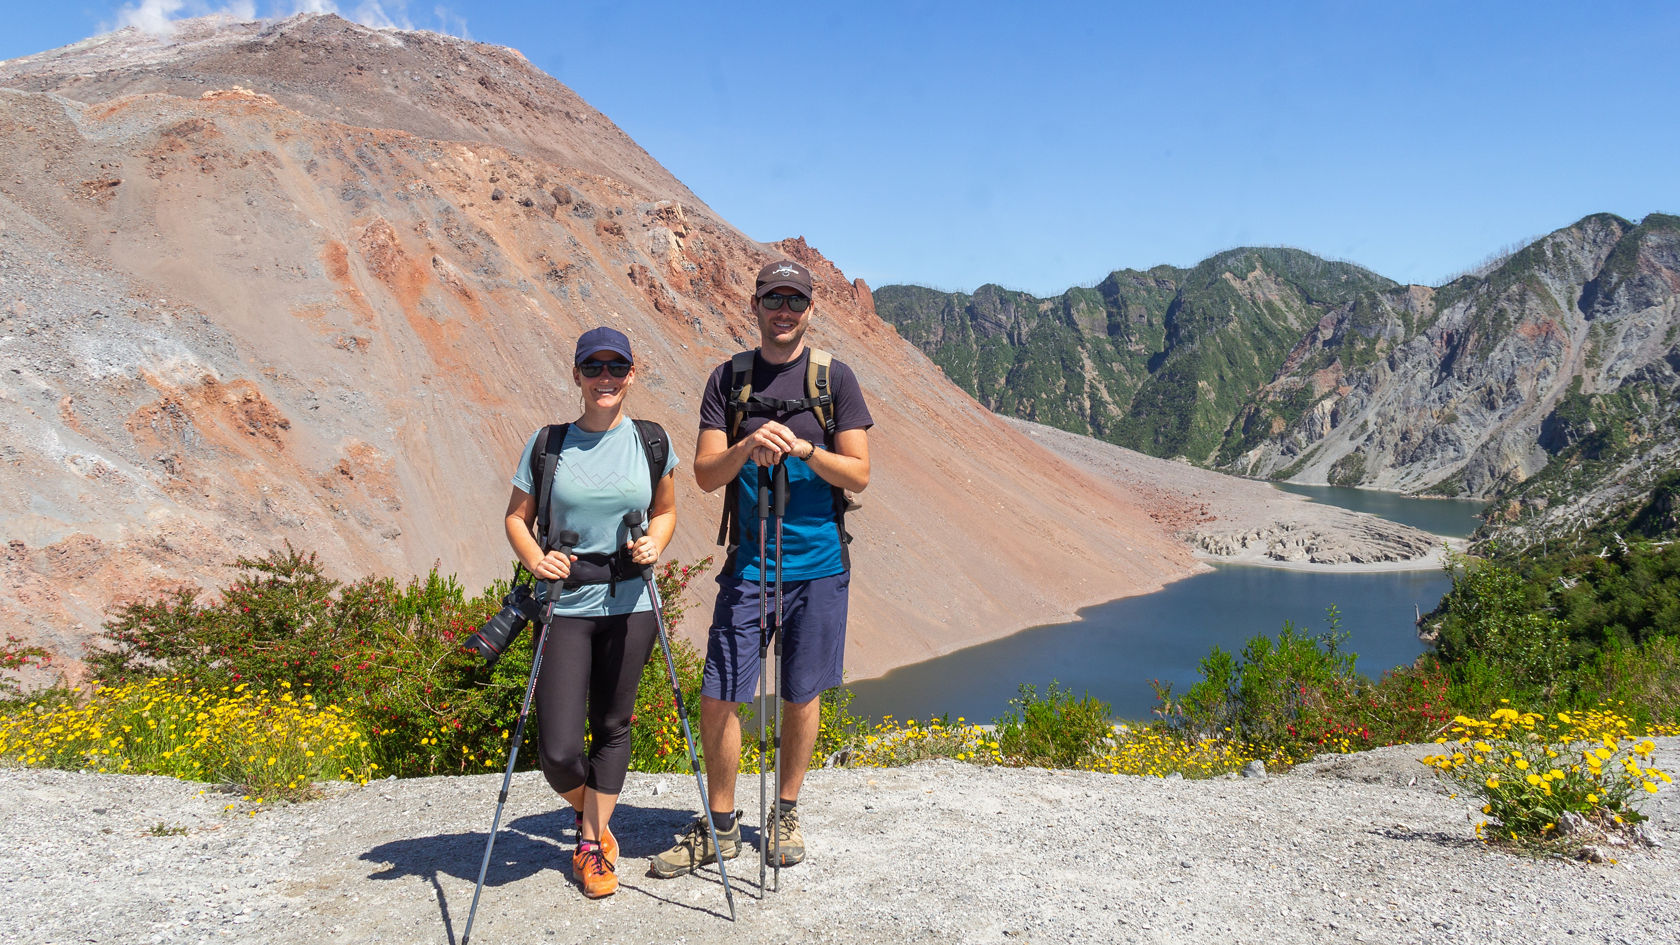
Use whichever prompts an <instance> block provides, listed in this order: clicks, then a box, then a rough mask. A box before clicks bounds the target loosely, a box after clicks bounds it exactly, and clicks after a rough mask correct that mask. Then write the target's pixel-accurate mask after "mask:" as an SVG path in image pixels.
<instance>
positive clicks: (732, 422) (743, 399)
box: [723, 348, 758, 446]
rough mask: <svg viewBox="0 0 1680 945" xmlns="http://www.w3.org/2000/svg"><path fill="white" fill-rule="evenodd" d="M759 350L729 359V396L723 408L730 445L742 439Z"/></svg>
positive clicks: (744, 352) (742, 352)
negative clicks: (742, 428) (742, 425)
mask: <svg viewBox="0 0 1680 945" xmlns="http://www.w3.org/2000/svg"><path fill="white" fill-rule="evenodd" d="M757 359H758V350H757V349H756V348H755V349H753V350H751V351H740V352H737V353H736V354H735V356H734V357H731V358H730V359H729V394H728V397H727V399H726V400H725V401H724V404H723V408H724V412H725V415H726V416H727V418H728V420H727V425H728V428H729V429H728V431H727V432H728V434H729V443H730V445H731V446H733V445H734V444H735V442H736V441H737V440H739V439H740V438H741V421H742V420H745V419H746V416H747V401H748V400H749V399H750V398H751V397H752V372H753V364H754V362H755V361H756V360H757Z"/></svg>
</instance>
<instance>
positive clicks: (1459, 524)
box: [851, 489, 1479, 722]
mask: <svg viewBox="0 0 1680 945" xmlns="http://www.w3.org/2000/svg"><path fill="white" fill-rule="evenodd" d="M1321 491H1324V490H1321ZM1358 491H1359V490H1350V489H1339V490H1335V494H1333V495H1331V496H1330V497H1328V498H1321V499H1320V501H1332V502H1334V504H1337V505H1344V504H1347V503H1345V502H1343V501H1338V500H1339V499H1345V498H1350V497H1347V496H1345V495H1341V494H1342V493H1349V492H1355V493H1357V492H1358ZM1381 495H1382V496H1383V498H1382V499H1381V503H1383V504H1387V505H1389V506H1390V507H1392V506H1393V503H1396V502H1398V503H1410V504H1411V505H1413V506H1417V505H1424V506H1432V507H1434V508H1431V509H1429V510H1418V509H1411V508H1407V507H1405V506H1404V505H1402V506H1401V507H1400V508H1401V510H1402V511H1405V512H1406V513H1407V515H1408V516H1416V515H1420V514H1423V515H1425V516H1426V520H1428V521H1432V522H1434V527H1430V526H1423V525H1420V527H1427V528H1429V530H1430V531H1433V532H1435V533H1436V534H1448V535H1452V534H1458V535H1466V534H1469V532H1470V530H1471V529H1472V528H1473V527H1474V518H1473V515H1474V513H1475V511H1476V510H1477V509H1478V508H1479V505H1478V504H1476V503H1466V502H1452V503H1449V502H1447V501H1445V500H1420V499H1405V498H1403V497H1401V496H1395V495H1392V494H1389V493H1383V494H1381ZM1351 498H1354V499H1365V498H1368V496H1365V495H1355V496H1353V497H1351ZM1446 510H1450V511H1452V512H1454V513H1455V514H1456V516H1457V518H1454V517H1453V516H1452V515H1442V514H1440V513H1441V512H1443V511H1446ZM1427 516H1435V517H1434V518H1428V517H1427ZM1385 517H1391V518H1394V519H1396V520H1400V516H1399V515H1393V516H1385ZM1415 521H1416V520H1415V518H1414V523H1415ZM1450 585H1451V581H1450V580H1449V579H1448V577H1447V575H1446V574H1445V573H1444V572H1442V571H1438V570H1425V571H1390V572H1365V573H1356V574H1336V573H1327V572H1317V571H1288V570H1283V569H1279V568H1264V567H1249V566H1242V565H1216V566H1215V568H1214V570H1213V571H1212V572H1210V573H1207V574H1200V575H1197V576H1195V577H1192V578H1187V579H1185V580H1183V581H1178V582H1176V583H1173V584H1170V585H1168V586H1167V587H1166V588H1165V589H1164V590H1161V591H1159V592H1157V593H1154V594H1147V595H1144V596H1142V597H1131V598H1126V599H1124V600H1117V601H1110V602H1109V603H1106V604H1099V605H1097V606H1095V607H1087V608H1085V609H1084V610H1081V611H1080V612H1079V616H1080V619H1079V620H1078V621H1077V622H1074V623H1067V624H1056V625H1051V626H1044V627H1035V628H1033V629H1031V630H1025V631H1022V632H1021V633H1017V634H1014V635H1012V636H1008V637H1005V638H1003V639H1001V640H993V641H991V642H988V643H982V644H979V645H976V646H972V647H969V648H967V649H963V650H958V651H957V652H955V653H950V654H948V655H946V656H942V657H939V658H937V659H932V660H928V661H926V662H923V663H917V664H914V665H912V666H905V667H901V668H899V669H896V670H894V671H892V672H890V673H888V674H887V675H885V676H882V677H880V678H878V679H867V680H862V681H859V682H856V683H853V684H851V689H852V691H853V692H854V693H856V699H855V700H854V701H853V703H852V709H853V711H854V712H856V713H857V714H858V715H861V716H865V717H867V718H871V719H879V718H880V717H881V716H882V715H884V714H887V713H891V714H892V715H894V716H896V717H898V718H900V719H904V718H923V719H926V718H928V717H929V716H932V715H941V714H945V713H949V714H950V715H951V716H952V717H953V718H955V717H957V716H959V715H960V716H964V717H966V718H967V719H968V720H969V721H970V722H977V721H981V722H989V721H991V720H992V719H994V718H996V717H997V716H1000V715H1003V714H1004V713H1005V712H1007V711H1008V710H1009V700H1010V699H1011V698H1014V697H1015V695H1016V693H1017V687H1019V686H1020V684H1022V683H1031V684H1033V685H1035V686H1037V687H1038V689H1039V691H1040V692H1043V691H1044V689H1045V687H1046V686H1048V684H1049V683H1050V681H1051V680H1052V679H1054V680H1057V681H1059V682H1060V683H1061V684H1062V685H1064V686H1067V687H1070V688H1072V689H1073V690H1074V691H1075V692H1086V691H1088V692H1090V693H1091V694H1092V695H1094V696H1097V697H1098V698H1101V699H1103V700H1104V701H1106V702H1108V703H1110V704H1111V705H1112V706H1113V707H1114V712H1115V714H1116V715H1117V716H1120V717H1122V718H1146V717H1148V715H1149V712H1150V709H1152V708H1153V707H1154V706H1155V698H1154V693H1153V690H1152V689H1151V688H1150V680H1152V679H1154V680H1161V681H1163V682H1170V683H1172V684H1173V688H1174V690H1175V691H1176V692H1180V693H1182V692H1183V691H1184V690H1185V689H1186V688H1187V687H1188V686H1189V685H1190V684H1192V683H1194V682H1195V681H1196V680H1197V679H1199V678H1200V675H1199V674H1198V673H1197V671H1196V667H1197V663H1198V661H1200V660H1201V659H1202V657H1204V656H1206V655H1207V653H1208V650H1209V649H1210V648H1212V647H1213V646H1215V645H1218V646H1222V647H1224V648H1225V649H1227V650H1231V651H1237V650H1240V649H1241V648H1242V646H1243V644H1244V643H1245V642H1246V641H1247V640H1248V639H1249V638H1250V637H1252V636H1254V635H1256V634H1260V633H1264V634H1267V635H1272V636H1275V635H1276V634H1277V632H1278V631H1279V630H1280V629H1282V627H1283V623H1284V621H1285V620H1289V621H1292V622H1293V623H1294V624H1295V626H1296V627H1297V628H1299V629H1302V630H1306V631H1309V632H1312V633H1320V632H1323V631H1324V630H1325V629H1327V626H1326V623H1325V609H1326V608H1327V607H1329V606H1330V605H1331V604H1335V605H1336V606H1337V607H1338V608H1339V610H1340V611H1341V627H1342V629H1343V630H1344V631H1346V632H1347V633H1348V634H1349V635H1350V639H1349V640H1348V642H1347V643H1346V644H1345V647H1346V649H1348V650H1351V651H1353V652H1354V653H1357V654H1358V657H1359V658H1358V664H1357V665H1358V667H1359V670H1360V671H1361V672H1363V673H1365V674H1366V675H1369V676H1377V675H1381V673H1382V672H1383V671H1385V670H1388V669H1392V668H1394V667H1396V666H1402V665H1406V664H1409V663H1411V662H1412V661H1413V660H1415V659H1416V658H1417V657H1418V655H1419V654H1421V653H1422V652H1423V645H1422V644H1421V643H1419V642H1418V639H1417V633H1416V629H1415V620H1416V617H1417V613H1418V612H1419V611H1424V612H1427V611H1429V610H1431V609H1433V608H1434V606H1435V605H1436V604H1437V603H1438V602H1439V601H1440V599H1441V595H1443V594H1445V593H1446V591H1447V589H1448V588H1449V587H1450Z"/></svg>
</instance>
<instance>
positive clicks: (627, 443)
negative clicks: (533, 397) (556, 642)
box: [513, 418, 677, 617]
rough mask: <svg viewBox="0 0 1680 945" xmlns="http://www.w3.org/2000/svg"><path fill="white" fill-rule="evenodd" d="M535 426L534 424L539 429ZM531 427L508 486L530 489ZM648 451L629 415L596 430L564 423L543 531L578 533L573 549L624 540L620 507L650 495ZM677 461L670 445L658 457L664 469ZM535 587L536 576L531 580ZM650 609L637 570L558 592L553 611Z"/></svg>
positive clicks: (585, 550)
mask: <svg viewBox="0 0 1680 945" xmlns="http://www.w3.org/2000/svg"><path fill="white" fill-rule="evenodd" d="M541 432H542V431H540V430H539V431H537V433H541ZM537 433H533V434H531V438H530V439H529V440H527V441H525V451H524V452H523V453H521V454H520V457H519V466H518V468H516V469H515V470H514V472H513V486H514V488H516V489H518V490H520V491H521V492H524V493H526V494H527V495H529V494H530V493H531V490H532V483H531V453H532V451H534V450H535V449H536V446H537ZM647 468H648V464H647V454H646V453H645V452H643V450H642V438H641V435H640V434H639V433H637V432H636V425H635V424H634V423H632V422H630V420H629V418H625V419H622V420H620V421H619V422H618V425H617V426H614V427H613V428H611V429H609V430H607V431H605V432H603V433H591V432H589V431H588V430H585V429H583V428H582V427H580V426H578V425H577V424H575V423H574V424H572V425H571V426H569V427H567V429H566V443H565V445H564V446H563V447H562V448H561V450H560V461H559V462H558V463H556V464H555V467H554V481H553V483H552V484H551V486H550V489H549V509H548V516H549V529H548V534H549V535H550V536H554V535H558V534H560V533H561V532H563V531H566V530H567V529H570V530H572V531H574V532H577V533H578V536H579V538H580V540H579V542H578V544H577V547H576V548H574V549H572V550H573V552H574V553H575V554H580V555H581V554H612V553H613V552H615V551H617V550H618V549H620V548H623V547H624V543H625V542H627V541H629V540H630V530H629V529H628V528H626V527H625V525H624V513H626V512H630V511H632V510H635V509H646V508H647V507H648V505H649V504H651V503H652V502H653V484H652V483H650V482H648V472H647ZM676 468H677V451H676V450H675V449H674V448H673V449H671V450H670V451H669V454H668V455H667V456H666V459H665V472H664V474H663V475H666V476H669V475H670V474H671V472H672V470H674V469H676ZM538 586H539V587H541V586H542V582H538ZM652 609H653V597H652V595H650V594H649V593H648V591H647V584H646V582H644V581H643V580H642V579H641V578H640V577H639V576H638V577H636V578H634V579H632V580H628V581H619V582H618V583H617V584H616V585H612V584H586V585H584V586H582V587H574V588H572V589H571V590H568V591H563V592H561V594H560V596H559V598H558V599H557V600H556V601H555V605H554V612H555V613H556V614H559V615H561V616H566V617H602V616H607V615H614V614H631V613H636V612H639V611H643V610H652Z"/></svg>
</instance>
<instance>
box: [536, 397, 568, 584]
mask: <svg viewBox="0 0 1680 945" xmlns="http://www.w3.org/2000/svg"><path fill="white" fill-rule="evenodd" d="M570 427H571V424H569V423H551V424H549V425H548V426H546V427H543V428H542V429H541V430H539V431H538V432H537V443H536V445H535V446H533V447H532V448H531V488H532V489H534V490H536V491H535V492H534V493H532V494H533V495H534V496H536V499H537V520H536V526H537V545H538V546H540V547H541V548H542V549H543V551H545V552H546V551H547V550H548V500H549V493H551V492H552V491H553V489H552V488H551V483H553V482H554V469H555V467H556V466H558V465H560V449H561V448H562V447H564V446H565V445H566V431H567V430H568V429H570Z"/></svg>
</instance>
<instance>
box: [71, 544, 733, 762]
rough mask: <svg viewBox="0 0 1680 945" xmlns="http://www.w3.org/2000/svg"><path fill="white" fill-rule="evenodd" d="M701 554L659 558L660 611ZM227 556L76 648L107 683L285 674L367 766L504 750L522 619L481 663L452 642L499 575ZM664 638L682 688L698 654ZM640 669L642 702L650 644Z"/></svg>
mask: <svg viewBox="0 0 1680 945" xmlns="http://www.w3.org/2000/svg"><path fill="white" fill-rule="evenodd" d="M709 566H710V559H709V558H707V559H705V560H703V561H701V562H699V563H697V564H695V565H691V566H688V567H683V566H680V565H677V564H675V563H667V564H666V565H664V566H663V567H662V568H661V569H660V571H659V573H658V581H659V584H660V587H661V592H662V598H663V600H664V602H665V605H666V608H667V616H668V617H669V616H670V615H671V614H673V613H675V614H680V613H681V594H682V591H683V589H684V588H685V587H686V586H687V584H688V582H689V581H691V580H692V579H693V578H694V577H697V576H698V575H699V574H701V573H703V572H704V571H705V570H706V569H707V568H708V567H709ZM234 568H235V569H236V570H237V571H238V572H239V575H238V577H237V578H236V579H235V580H234V581H233V582H232V583H231V584H230V585H229V586H228V587H227V588H225V589H223V590H222V592H221V593H220V594H218V595H216V596H215V597H213V598H211V599H209V600H208V601H204V600H201V599H200V595H199V594H198V593H197V592H196V591H193V590H190V589H183V590H178V591H175V592H173V593H172V594H169V595H167V596H165V597H163V598H161V599H159V600H155V601H140V602H136V603H133V604H130V605H128V606H126V607H124V608H122V609H121V610H119V611H118V612H117V613H116V614H115V615H114V616H113V618H112V619H111V621H110V622H109V623H108V624H107V628H106V632H105V637H104V643H103V646H102V647H100V648H98V649H96V650H95V651H94V652H92V653H90V655H89V658H88V662H89V665H90V666H92V667H93V669H94V672H95V676H96V678H98V679H99V680H100V681H101V682H104V683H118V682H121V681H124V680H127V679H131V678H149V677H155V676H163V675H173V676H177V677H181V678H185V679H188V680H189V681H190V683H191V685H193V686H195V687H198V688H204V689H215V688H217V687H219V686H223V685H239V684H242V683H249V684H251V685H252V686H254V687H256V688H258V689H271V690H274V691H278V690H279V688H280V687H281V686H282V685H290V686H295V687H297V689H298V691H299V692H306V693H308V694H310V696H311V697H312V698H313V699H314V700H315V702H316V703H318V704H320V705H323V706H326V705H333V706H337V707H339V708H341V709H343V710H345V711H346V712H348V713H349V714H350V716H351V717H352V718H353V719H354V720H355V722H356V723H357V724H358V725H359V726H360V727H361V728H362V730H363V731H364V732H365V733H366V735H367V736H368V738H369V740H370V743H371V749H372V751H373V754H374V760H375V761H376V762H377V763H378V765H379V766H380V768H381V769H382V770H383V771H386V772H389V773H393V774H396V775H398V776H401V777H409V776H416V775H429V774H446V773H463V772H478V771H486V770H494V769H498V768H500V767H502V766H503V765H505V764H506V759H507V749H508V738H509V734H510V730H511V729H512V728H513V727H514V722H515V719H516V718H517V715H518V711H519V706H520V704H521V702H522V701H523V699H524V695H525V684H526V680H527V678H528V674H529V670H530V666H531V656H532V649H533V647H534V645H535V644H534V639H535V636H536V634H535V632H534V630H532V629H527V630H526V631H525V632H524V633H522V634H521V635H520V636H519V638H518V639H517V640H516V641H515V642H514V643H513V644H512V645H510V646H509V647H508V649H507V652H505V653H504V654H503V655H502V658H501V659H500V660H499V661H498V662H497V664H496V665H495V667H494V668H493V669H491V670H487V669H485V668H484V667H483V665H482V662H481V660H480V659H479V657H478V656H477V655H476V654H474V653H472V652H470V651H468V650H466V649H464V648H463V646H462V644H463V643H464V642H465V641H466V639H467V637H468V636H470V635H471V634H472V633H473V632H474V630H475V629H476V628H477V627H479V626H481V625H482V624H483V623H484V621H485V620H486V619H488V618H489V617H490V616H491V615H492V614H494V613H495V612H496V611H497V610H499V609H501V606H502V600H503V598H504V596H505V595H506V594H507V591H508V588H509V583H508V582H506V581H496V582H493V583H492V584H491V585H490V586H489V587H488V588H486V589H485V590H484V591H483V592H482V593H480V594H478V595H477V596H473V597H469V596H467V594H466V593H465V591H464V590H463V589H462V587H461V585H460V584H459V582H457V581H456V580H455V578H453V577H452V576H443V575H440V574H439V573H438V571H437V569H436V568H433V569H432V571H431V572H430V573H429V574H427V575H426V576H425V577H423V578H421V577H417V578H414V579H411V580H410V581H409V582H408V583H407V584H406V585H403V584H398V583H397V582H396V581H394V580H392V579H389V578H364V579H361V580H358V581H355V582H352V583H349V584H343V583H341V582H338V581H336V580H333V579H331V578H328V577H327V576H326V575H325V573H324V571H323V569H322V567H321V565H320V562H319V561H318V559H317V558H316V556H315V555H313V554H304V553H300V552H298V551H297V550H295V549H293V548H292V547H290V546H289V545H288V546H287V547H286V548H285V549H284V550H283V551H271V552H270V553H269V554H268V555H266V556H264V557H261V558H240V559H239V560H238V561H237V562H235V564H234ZM668 625H670V626H674V621H671V622H670V623H669V624H668ZM673 642H674V645H675V649H676V651H677V652H678V653H679V654H686V655H685V656H680V657H679V659H680V660H682V661H683V662H684V664H685V665H687V666H688V667H689V676H690V683H688V684H685V688H687V687H688V686H689V685H693V686H695V687H697V685H698V684H697V682H694V681H693V680H695V679H697V676H696V674H695V669H694V667H696V666H697V659H696V658H695V657H694V656H693V653H692V650H691V649H686V648H685V645H684V644H682V643H681V642H680V641H673ZM654 670H657V671H656V672H655V671H654ZM643 680H644V685H643V691H642V692H641V693H640V694H639V696H638V699H639V701H641V700H647V704H648V705H649V706H650V707H651V706H652V704H653V701H652V700H655V699H657V698H658V697H659V695H660V694H663V696H664V698H665V699H666V701H669V699H670V682H669V680H668V678H667V677H666V674H665V668H664V657H663V654H662V653H659V652H658V650H657V647H656V661H650V664H649V670H648V671H646V672H644V674H643ZM655 683H657V684H656V685H655ZM696 709H697V707H696ZM657 718H658V713H657V712H656V711H654V712H647V713H638V718H637V723H636V724H638V725H639V726H640V730H639V731H633V736H632V738H633V741H637V740H639V741H640V744H642V745H643V746H644V749H645V746H647V745H648V744H650V743H651V741H652V740H653V737H654V736H653V732H654V730H655V727H656V725H657ZM535 741H536V726H535V725H534V724H528V725H527V726H526V730H525V739H524V742H523V743H522V744H521V746H520V756H519V757H520V762H521V767H524V768H529V767H531V766H534V765H535V764H536V761H537V756H536V751H535ZM644 754H649V755H650V756H651V754H652V753H651V752H650V751H644Z"/></svg>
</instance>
